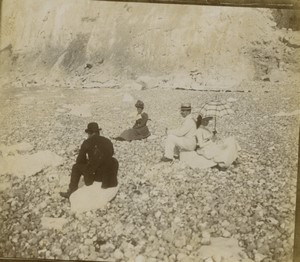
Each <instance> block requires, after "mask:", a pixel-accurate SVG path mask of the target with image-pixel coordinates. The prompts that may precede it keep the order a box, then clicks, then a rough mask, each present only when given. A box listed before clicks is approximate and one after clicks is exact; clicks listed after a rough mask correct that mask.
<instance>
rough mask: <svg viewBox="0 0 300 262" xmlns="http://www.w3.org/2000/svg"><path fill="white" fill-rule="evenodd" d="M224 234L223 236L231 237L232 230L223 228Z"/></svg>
mask: <svg viewBox="0 0 300 262" xmlns="http://www.w3.org/2000/svg"><path fill="white" fill-rule="evenodd" d="M222 236H223V237H226V238H229V237H231V234H230V232H228V231H227V230H225V229H222Z"/></svg>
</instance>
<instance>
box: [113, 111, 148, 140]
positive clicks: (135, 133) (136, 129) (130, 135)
mask: <svg viewBox="0 0 300 262" xmlns="http://www.w3.org/2000/svg"><path fill="white" fill-rule="evenodd" d="M147 121H148V115H147V114H146V113H142V114H141V115H140V118H139V119H137V120H136V122H135V124H134V126H133V127H132V128H130V129H127V130H125V131H124V132H122V134H121V135H120V136H119V137H118V139H119V140H126V141H132V140H141V139H144V138H147V137H148V136H150V135H151V134H150V132H149V129H148V127H147Z"/></svg>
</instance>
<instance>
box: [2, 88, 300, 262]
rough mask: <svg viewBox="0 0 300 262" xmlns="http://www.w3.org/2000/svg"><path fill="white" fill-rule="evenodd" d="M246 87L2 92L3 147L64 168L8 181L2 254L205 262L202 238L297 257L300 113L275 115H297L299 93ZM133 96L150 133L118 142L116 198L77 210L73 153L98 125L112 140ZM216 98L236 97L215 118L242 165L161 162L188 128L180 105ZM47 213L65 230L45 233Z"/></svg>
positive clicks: (266, 258) (260, 255) (270, 255)
mask: <svg viewBox="0 0 300 262" xmlns="http://www.w3.org/2000/svg"><path fill="white" fill-rule="evenodd" d="M245 85H247V86H244V88H243V89H244V90H251V92H226V93H225V92H223V93H217V92H200V91H183V90H180V91H179V90H159V89H153V90H143V91H138V90H135V91H132V90H131V91H130V90H122V89H66V88H62V87H61V88H57V87H37V86H35V87H32V88H29V87H28V88H26V89H24V88H22V89H21V88H11V87H10V86H6V87H3V88H2V94H1V96H0V98H1V104H2V107H1V115H0V125H1V129H0V141H1V142H0V143H1V144H5V145H13V144H16V143H18V142H28V143H30V144H32V145H34V150H33V152H35V151H38V150H51V151H52V152H54V153H56V154H58V155H59V156H61V157H63V158H64V161H65V162H64V164H63V165H61V166H59V167H56V168H54V167H52V168H51V167H49V168H46V169H44V170H42V171H41V172H39V173H37V174H34V175H33V176H30V177H26V178H19V177H18V176H16V175H14V174H1V175H0V178H1V181H2V183H6V185H7V184H8V185H9V187H8V188H7V187H4V188H3V189H2V191H1V192H0V201H1V206H0V207H1V212H0V223H1V227H0V235H1V239H0V256H4V257H26V258H56V259H83V260H84V259H89V260H101V259H102V260H103V259H108V260H110V261H204V260H201V259H200V258H199V249H200V247H201V246H203V245H207V244H208V243H205V238H207V237H208V238H210V237H211V238H214V237H225V238H230V237H233V238H235V239H237V240H238V243H239V246H240V247H241V248H242V249H243V250H244V253H243V254H241V257H240V259H239V260H237V261H251V260H253V261H263V262H271V261H274V262H275V261H276V262H287V261H291V255H292V248H293V234H294V211H295V210H294V209H295V196H296V176H297V161H298V158H297V150H298V124H299V121H298V120H299V116H288V117H276V116H274V115H275V114H277V113H279V112H292V111H295V110H298V106H299V91H298V90H299V89H297V85H296V84H293V83H287V84H285V85H282V84H279V83H278V84H271V83H263V86H262V84H261V83H248V84H245ZM125 94H130V95H131V96H132V97H133V98H134V100H136V99H141V100H143V101H144V103H145V106H146V107H145V111H146V112H147V113H148V114H149V117H150V118H151V121H150V122H149V129H150V131H151V132H152V134H153V137H152V138H151V139H148V140H147V141H134V142H131V143H127V142H114V145H115V151H116V158H118V160H119V162H120V172H119V182H120V191H119V193H118V195H117V196H116V198H115V199H114V200H113V201H112V202H111V203H110V204H108V206H107V208H106V209H105V210H97V211H93V212H88V213H85V214H82V215H74V214H71V212H70V204H69V202H68V201H66V200H62V199H61V198H60V197H59V195H58V192H59V191H61V190H65V189H66V188H67V184H68V179H69V176H68V175H69V172H70V169H71V166H72V164H73V163H74V161H75V154H74V150H76V149H77V148H78V146H79V145H80V144H81V142H82V141H83V139H84V138H85V134H84V132H83V131H84V129H85V127H86V125H87V123H88V122H90V121H97V122H98V123H99V125H100V126H102V128H103V135H105V136H108V137H114V136H116V135H118V134H119V133H120V132H121V131H122V130H124V129H125V128H127V127H129V126H131V125H132V124H133V121H132V120H130V119H129V117H128V115H130V113H131V112H132V111H134V110H135V109H134V106H133V105H134V103H128V102H124V101H123V98H124V95H125ZM215 98H218V99H222V100H227V99H229V100H230V101H234V102H232V107H233V109H234V110H235V115H234V116H230V117H224V118H223V119H220V120H218V131H219V134H220V136H224V137H225V136H227V135H234V136H235V137H236V139H237V140H238V142H239V144H240V146H241V148H242V151H241V153H240V157H239V159H238V162H237V163H236V164H235V165H232V166H231V167H230V168H228V169H227V170H226V171H219V170H217V169H207V170H192V169H189V168H187V167H185V166H184V165H182V164H181V163H180V162H179V161H176V162H174V163H172V164H169V163H160V162H159V159H160V157H161V156H162V152H163V151H162V150H163V147H162V142H163V135H164V130H165V128H166V127H169V128H172V127H176V126H177V125H178V124H179V123H180V121H181V119H180V115H179V106H180V103H181V102H191V103H192V105H197V106H198V107H199V106H200V105H201V104H203V103H204V102H207V101H209V100H212V99H215ZM85 104H87V105H90V109H91V116H89V114H85V115H82V116H79V115H74V114H70V112H71V110H70V108H71V107H72V106H80V105H85ZM86 108H88V106H86ZM5 188H6V189H5ZM42 217H52V218H61V219H64V224H63V225H62V226H61V227H60V228H46V227H44V226H42ZM246 259H249V260H246ZM250 259H251V260H250ZM206 261H209V260H208V259H207V260H206ZM211 261H217V259H216V258H215V260H211ZM224 261H225V260H224Z"/></svg>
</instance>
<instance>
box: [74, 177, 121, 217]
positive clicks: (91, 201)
mask: <svg viewBox="0 0 300 262" xmlns="http://www.w3.org/2000/svg"><path fill="white" fill-rule="evenodd" d="M101 185H102V183H101V182H94V183H93V184H92V185H90V186H83V187H81V188H79V189H78V190H77V191H75V192H74V193H73V194H72V195H71V196H70V202H71V211H73V212H76V213H81V212H86V211H90V210H94V209H101V208H105V206H106V204H107V203H108V202H109V201H111V200H112V199H113V198H114V197H115V196H116V194H117V192H118V189H119V186H117V187H111V188H107V189H103V188H101Z"/></svg>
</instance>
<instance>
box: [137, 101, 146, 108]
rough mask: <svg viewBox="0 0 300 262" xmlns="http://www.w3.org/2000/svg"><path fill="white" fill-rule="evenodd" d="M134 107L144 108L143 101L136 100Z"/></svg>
mask: <svg viewBox="0 0 300 262" xmlns="http://www.w3.org/2000/svg"><path fill="white" fill-rule="evenodd" d="M135 107H136V108H144V103H143V101H141V100H138V101H137V102H136V103H135Z"/></svg>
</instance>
